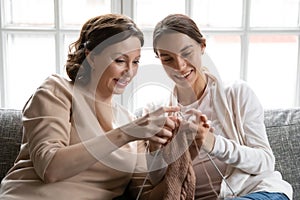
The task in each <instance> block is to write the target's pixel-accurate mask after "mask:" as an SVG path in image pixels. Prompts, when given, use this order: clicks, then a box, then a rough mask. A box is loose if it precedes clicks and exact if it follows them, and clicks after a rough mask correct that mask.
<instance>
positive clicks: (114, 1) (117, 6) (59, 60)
mask: <svg viewBox="0 0 300 200" xmlns="http://www.w3.org/2000/svg"><path fill="white" fill-rule="evenodd" d="M53 1H54V12H55V14H54V27H49V28H44V27H43V28H23V27H21V28H19V27H5V25H4V16H3V15H4V14H3V13H4V1H0V44H2V45H0V107H6V105H7V97H6V93H7V91H6V90H7V89H6V76H5V74H6V68H7V60H6V53H5V52H6V51H5V49H6V48H7V47H6V42H5V38H6V36H7V35H8V34H9V33H14V32H24V33H27V34H30V33H50V34H54V35H55V56H56V61H55V63H56V72H57V73H60V74H62V73H63V70H64V69H63V67H62V66H64V63H65V59H64V57H63V55H64V53H65V52H64V46H63V36H64V34H66V33H70V34H71V33H78V32H79V29H75V28H66V27H62V26H61V13H62V10H61V4H62V1H63V0H53ZM193 1H195V0H185V14H187V15H189V16H193V13H192V12H193V11H192V9H191V8H192V5H193ZM136 4H137V0H111V12H112V13H123V14H125V15H128V16H129V17H132V18H133V20H135V19H136V17H137V16H136V12H135V11H136ZM250 7H251V0H243V8H242V9H243V10H242V12H243V14H242V16H243V17H242V25H241V28H232V29H213V28H210V29H202V32H203V34H204V35H207V36H210V35H220V34H222V35H224V34H228V35H239V36H240V37H241V55H240V59H241V63H240V78H241V79H243V80H245V81H247V75H248V74H247V69H248V53H249V52H248V50H249V37H250V36H251V35H255V34H278V35H297V38H298V58H297V74H296V76H297V77H296V78H297V79H296V81H297V83H296V84H297V85H296V91H295V99H294V102H295V103H294V105H293V106H295V107H299V106H300V24H298V27H296V28H284V29H283V28H263V27H260V28H253V27H250ZM299 7H300V3H299ZM298 16H299V22H300V11H299V13H298ZM142 31H143V32H144V35H145V47H149V46H151V45H152V44H150V43H149V40H148V39H147V38H151V37H152V31H153V28H142ZM128 90H130V91H134V84H132V85H131V86H130V87H129V88H128ZM127 98H128V97H126V96H124V95H121V96H120V97H118V99H119V100H118V101H120V102H121V103H122V104H123V103H124V102H125V100H126V99H127Z"/></svg>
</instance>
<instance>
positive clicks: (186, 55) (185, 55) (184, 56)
mask: <svg viewBox="0 0 300 200" xmlns="http://www.w3.org/2000/svg"><path fill="white" fill-rule="evenodd" d="M191 53H192V52H186V53H182V54H181V56H182V57H183V58H186V57H188V56H189V55H191Z"/></svg>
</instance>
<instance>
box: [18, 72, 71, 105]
mask: <svg viewBox="0 0 300 200" xmlns="http://www.w3.org/2000/svg"><path fill="white" fill-rule="evenodd" d="M72 91H73V83H72V82H71V81H69V80H68V79H66V78H64V77H62V76H61V75H58V74H53V75H51V76H49V77H47V78H46V79H45V80H44V81H43V82H42V84H41V85H40V86H39V87H38V88H37V89H36V91H35V92H34V93H33V95H32V96H31V97H30V98H29V100H28V101H27V102H26V104H25V106H24V109H25V107H28V106H30V107H31V106H41V105H44V106H46V105H53V104H57V105H61V106H64V107H68V108H70V105H71V100H72Z"/></svg>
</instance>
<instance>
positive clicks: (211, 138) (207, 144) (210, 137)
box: [202, 132, 216, 153]
mask: <svg viewBox="0 0 300 200" xmlns="http://www.w3.org/2000/svg"><path fill="white" fill-rule="evenodd" d="M215 140H216V138H215V135H214V134H213V133H212V132H208V133H207V135H206V138H205V140H204V143H203V144H202V149H203V150H204V151H206V152H207V153H210V152H211V151H212V150H213V149H214V146H215Z"/></svg>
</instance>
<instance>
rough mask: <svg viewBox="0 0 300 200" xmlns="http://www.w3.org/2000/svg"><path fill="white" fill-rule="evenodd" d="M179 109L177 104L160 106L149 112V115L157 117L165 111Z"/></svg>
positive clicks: (176, 110)
mask: <svg viewBox="0 0 300 200" xmlns="http://www.w3.org/2000/svg"><path fill="white" fill-rule="evenodd" d="M179 110H180V107H179V106H165V107H160V108H158V109H157V110H155V111H153V112H151V113H149V115H150V116H156V117H157V116H160V115H163V114H166V113H172V112H178V111H179Z"/></svg>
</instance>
